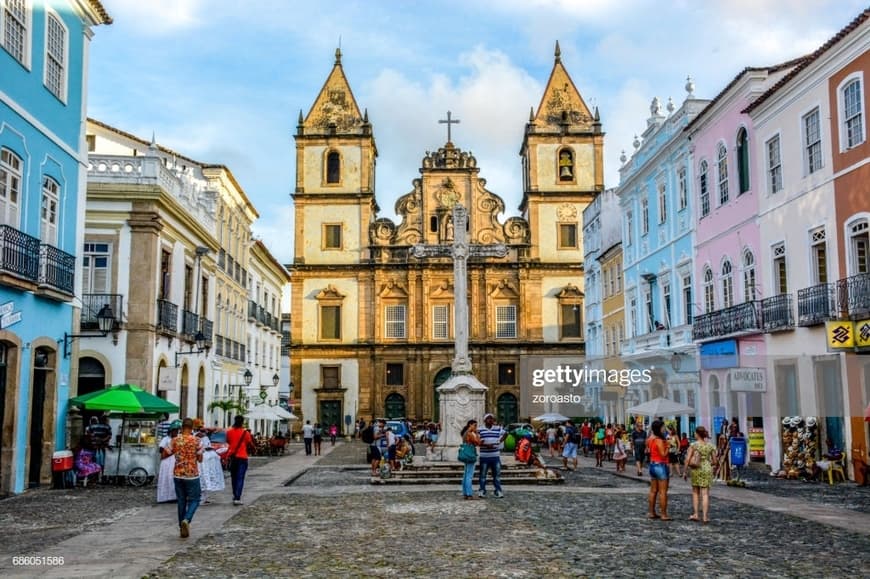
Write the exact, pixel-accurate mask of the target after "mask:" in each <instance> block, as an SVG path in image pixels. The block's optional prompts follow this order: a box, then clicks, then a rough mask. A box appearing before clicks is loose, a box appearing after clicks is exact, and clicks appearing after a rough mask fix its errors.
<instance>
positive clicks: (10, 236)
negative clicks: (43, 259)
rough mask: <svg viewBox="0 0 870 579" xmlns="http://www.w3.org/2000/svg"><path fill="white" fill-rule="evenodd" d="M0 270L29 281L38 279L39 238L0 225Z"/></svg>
mask: <svg viewBox="0 0 870 579" xmlns="http://www.w3.org/2000/svg"><path fill="white" fill-rule="evenodd" d="M0 257H2V259H3V263H2V264H0V270H2V272H3V273H9V274H12V275H14V276H17V277H21V278H24V279H25V280H29V281H34V282H35V281H38V280H39V239H37V238H35V237H31V236H30V235H27V234H26V233H23V232H21V231H18V230H17V229H15V228H14V227H10V226H9V225H0Z"/></svg>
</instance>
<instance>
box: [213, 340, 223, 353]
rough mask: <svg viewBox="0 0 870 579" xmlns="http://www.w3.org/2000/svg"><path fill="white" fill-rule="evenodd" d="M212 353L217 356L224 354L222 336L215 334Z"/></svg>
mask: <svg viewBox="0 0 870 579" xmlns="http://www.w3.org/2000/svg"><path fill="white" fill-rule="evenodd" d="M214 353H215V355H217V356H223V355H224V337H223V336H215V340H214Z"/></svg>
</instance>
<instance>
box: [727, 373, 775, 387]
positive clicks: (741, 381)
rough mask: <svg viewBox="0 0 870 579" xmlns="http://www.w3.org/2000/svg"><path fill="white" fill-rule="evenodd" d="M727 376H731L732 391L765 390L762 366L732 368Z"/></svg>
mask: <svg viewBox="0 0 870 579" xmlns="http://www.w3.org/2000/svg"><path fill="white" fill-rule="evenodd" d="M729 376H730V377H731V385H730V388H731V391H733V392H765V391H766V390H767V384H766V381H765V379H764V378H765V376H764V368H732V369H731V371H730V372H729Z"/></svg>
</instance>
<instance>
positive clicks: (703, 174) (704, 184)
mask: <svg viewBox="0 0 870 579" xmlns="http://www.w3.org/2000/svg"><path fill="white" fill-rule="evenodd" d="M698 191H699V196H700V199H701V217H706V216H708V215H710V183H709V181H708V177H707V161H701V166H700V167H699V168H698Z"/></svg>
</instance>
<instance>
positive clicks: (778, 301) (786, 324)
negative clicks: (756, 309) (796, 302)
mask: <svg viewBox="0 0 870 579" xmlns="http://www.w3.org/2000/svg"><path fill="white" fill-rule="evenodd" d="M761 318H762V320H763V322H764V331H765V332H775V331H778V330H787V329H790V328H793V327H794V309H793V307H792V297H791V294H780V295H778V296H772V297H769V298H765V299H763V300H761Z"/></svg>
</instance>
